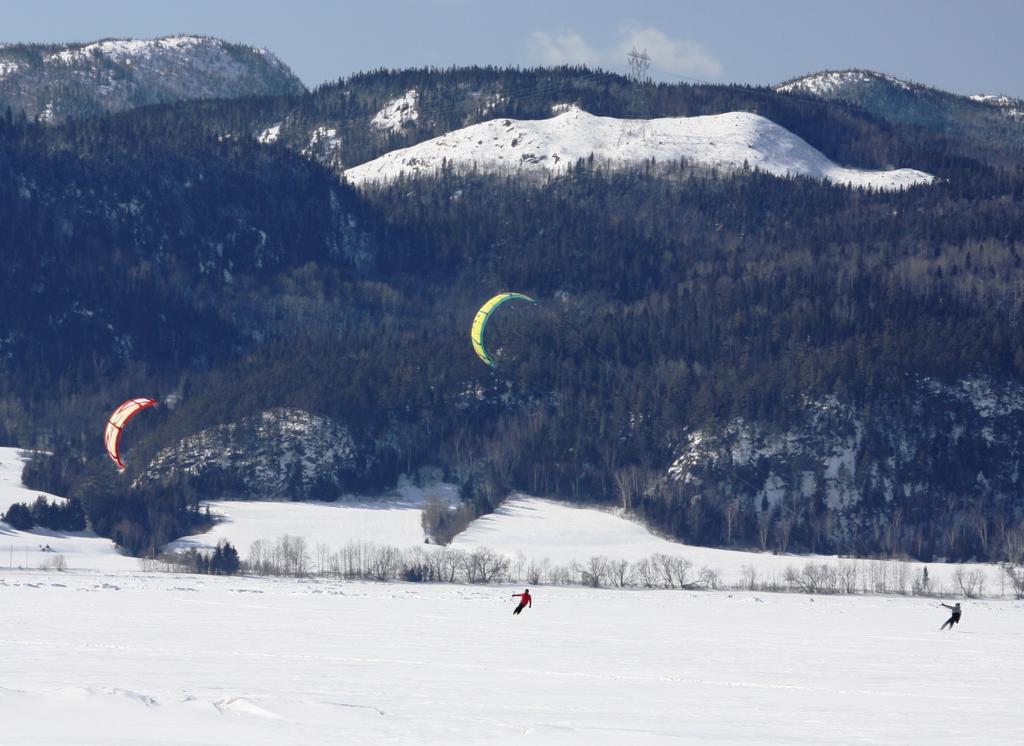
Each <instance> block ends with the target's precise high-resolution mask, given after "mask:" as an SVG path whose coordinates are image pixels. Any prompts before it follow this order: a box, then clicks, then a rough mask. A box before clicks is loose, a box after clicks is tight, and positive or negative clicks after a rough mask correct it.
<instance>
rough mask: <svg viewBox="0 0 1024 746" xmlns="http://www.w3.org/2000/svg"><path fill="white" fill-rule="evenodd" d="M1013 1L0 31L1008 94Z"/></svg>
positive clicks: (308, 63)
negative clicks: (821, 74)
mask: <svg viewBox="0 0 1024 746" xmlns="http://www.w3.org/2000/svg"><path fill="white" fill-rule="evenodd" d="M1022 31H1024V2H1018V0H960V1H956V2H954V1H952V0H852V1H847V2H830V1H829V0H816V1H811V0H778V1H777V2H772V1H771V0H749V1H748V2H741V1H740V0H701V1H700V2H691V1H690V0H675V1H672V0H649V1H645V0H632V1H631V2H609V1H608V0H565V1H564V2H559V0H506V1H505V2H485V1H484V0H421V1H420V2H414V1H413V0H363V1H362V2H325V1H321V0H275V1H274V2H261V1H259V0H251V1H248V2H243V1H242V0H200V1H197V0H169V1H162V2H150V1H149V0H103V1H102V2H81V1H80V0H52V1H49V0H36V2H33V3H28V2H18V3H8V2H4V3H3V5H2V6H0V40H2V41H11V42H28V41H32V42H58V41H91V40H94V39H98V38H101V37H108V36H115V37H124V36H134V37H153V36H161V35H166V34H175V33H183V32H188V33H199V34H208V35H212V36H219V37H222V38H225V39H227V40H229V41H235V42H242V43H247V44H252V45H255V46H263V47H268V48H269V49H271V50H272V51H273V52H275V53H276V54H277V55H278V56H279V57H280V58H281V59H282V60H284V61H285V62H286V63H287V64H288V65H290V66H291V68H292V69H293V70H294V71H295V73H296V74H297V75H298V76H299V77H300V78H302V79H303V80H304V81H305V82H306V83H307V85H311V86H312V85H316V84H318V83H321V82H323V81H327V80H334V79H336V78H338V77H342V76H346V75H349V74H351V73H353V72H357V71H359V70H367V69H372V68H377V67H408V66H420V65H439V66H447V65H452V64H469V63H479V64H497V65H536V64H550V63H557V62H570V63H572V62H583V63H588V64H591V65H598V66H601V67H604V68H606V69H612V70H624V69H625V52H626V51H628V49H629V48H630V46H632V45H633V44H636V45H637V46H638V47H641V48H646V49H647V50H648V51H649V52H650V54H651V55H652V57H653V58H654V65H653V71H654V76H655V77H656V78H660V79H664V80H675V79H676V77H675V76H681V77H685V78H696V79H700V80H708V81H715V82H720V81H721V82H726V81H728V82H741V83H777V82H781V81H783V80H786V79H788V78H791V77H795V76H799V75H802V74H804V73H807V72H812V71H817V70H822V69H826V68H830V69H836V68H848V67H865V68H870V69H874V70H879V71H882V72H886V73H890V74H892V75H896V76H898V77H901V78H907V79H910V80H915V81H918V82H921V83H927V84H929V85H933V86H936V87H939V88H945V89H948V90H951V91H955V92H958V93H982V92H984V93H1007V94H1011V95H1015V96H1021V97H1024V40H1022Z"/></svg>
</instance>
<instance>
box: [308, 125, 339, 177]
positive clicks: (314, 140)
mask: <svg viewBox="0 0 1024 746" xmlns="http://www.w3.org/2000/svg"><path fill="white" fill-rule="evenodd" d="M300 152H301V153H302V155H304V156H306V157H307V158H311V159H313V160H315V161H317V162H318V163H321V164H323V165H324V166H326V167H327V168H331V169H340V168H341V164H342V153H341V138H340V137H339V136H338V129H337V128H336V127H328V126H327V125H320V126H319V127H315V128H314V129H313V131H312V132H310V133H309V145H307V146H306V147H304V148H303V149H302V150H301V151H300Z"/></svg>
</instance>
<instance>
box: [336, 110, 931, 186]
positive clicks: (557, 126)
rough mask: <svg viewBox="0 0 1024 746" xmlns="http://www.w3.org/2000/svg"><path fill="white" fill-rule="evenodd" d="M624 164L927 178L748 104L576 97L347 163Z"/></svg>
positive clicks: (367, 171)
mask: <svg viewBox="0 0 1024 746" xmlns="http://www.w3.org/2000/svg"><path fill="white" fill-rule="evenodd" d="M591 156H592V157H593V158H594V159H595V160H596V161H598V162H599V163H601V164H602V165H606V166H609V167H613V168H623V167H628V166H631V165H636V164H640V163H645V162H651V161H655V162H657V163H661V164H664V165H671V164H674V163H678V162H680V161H683V160H685V161H686V162H688V163H690V164H691V165H697V166H703V167H708V168H719V169H723V170H726V171H737V170H740V169H743V168H758V169H761V170H762V171H766V172H768V173H771V174H774V175H776V176H809V177H811V178H814V179H824V180H827V181H831V182H833V183H837V184H844V185H850V186H854V187H870V188H874V189H882V190H889V189H900V188H904V187H909V186H914V185H916V184H927V183H930V182H931V181H932V179H933V177H932V176H931V175H929V174H926V173H924V172H922V171H916V170H913V169H906V168H904V169H898V170H894V171H865V170H861V169H855V168H844V167H842V166H839V165H837V164H835V163H833V162H832V161H830V160H829V159H828V158H827V157H825V155H823V154H822V153H821V152H819V151H818V150H816V149H815V148H813V147H812V146H811V145H809V144H808V143H807V142H805V141H804V140H802V139H801V138H799V137H797V136H796V135H794V134H793V133H792V132H790V131H789V130H787V129H785V128H783V127H780V126H779V125H777V124H775V123H774V122H772V121H770V120H768V119H765V118H764V117H761V116H758V115H757V114H751V113H747V112H731V113H727V114H717V115H713V116H700V117H666V118H662V119H651V120H647V121H645V122H644V123H643V126H640V124H639V123H638V122H637V120H624V119H617V118H614V117H599V116H594V115H593V114H589V113H587V112H585V111H583V110H581V109H579V108H576V107H573V108H571V109H569V110H567V111H565V112H563V113H561V114H558V115H556V116H554V117H551V118H549V119H541V120H516V119H493V120H490V121H487V122H481V123H479V124H475V125H472V126H469V127H465V128H463V129H459V130H455V131H453V132H449V133H447V134H445V135H441V136H440V137H436V138H434V139H432V140H427V141H426V142H422V143H419V144H417V145H414V146H412V147H409V148H402V149H399V150H395V151H392V152H390V153H387V154H385V155H383V156H381V157H380V158H377V159H375V160H372V161H370V162H368V163H364V164H362V165H360V166H356V167H354V168H350V169H348V170H347V171H345V177H346V178H347V179H348V180H349V182H351V183H353V184H355V185H363V184H368V183H372V182H379V181H389V180H393V179H396V178H399V177H402V176H417V175H424V176H431V175H435V174H437V173H438V172H439V171H440V169H441V168H442V165H443V164H447V165H448V166H449V167H453V168H456V169H460V170H465V171H469V170H473V169H476V170H479V171H484V172H489V173H508V172H512V173H530V172H532V173H543V174H558V173H563V172H565V171H566V170H567V169H568V168H569V167H570V166H572V165H573V164H575V163H577V162H578V161H579V160H581V159H584V160H585V159H588V158H590V157H591Z"/></svg>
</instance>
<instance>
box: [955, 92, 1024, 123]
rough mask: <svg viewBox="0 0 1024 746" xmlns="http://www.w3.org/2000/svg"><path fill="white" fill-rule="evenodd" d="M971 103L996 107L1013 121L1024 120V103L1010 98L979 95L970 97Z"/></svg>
mask: <svg viewBox="0 0 1024 746" xmlns="http://www.w3.org/2000/svg"><path fill="white" fill-rule="evenodd" d="M969 98H970V99H971V101H977V102H979V103H982V104H988V105H989V106H994V107H996V108H997V109H1000V110H1001V111H1003V112H1004V113H1005V114H1006V116H1008V117H1010V118H1011V119H1024V101H1022V100H1021V99H1019V98H1012V97H1010V96H992V95H977V96H970V97H969Z"/></svg>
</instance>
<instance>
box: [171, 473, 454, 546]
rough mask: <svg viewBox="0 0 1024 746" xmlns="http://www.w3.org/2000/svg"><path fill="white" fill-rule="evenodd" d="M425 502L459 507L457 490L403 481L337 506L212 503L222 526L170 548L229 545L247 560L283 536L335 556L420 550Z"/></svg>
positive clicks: (187, 538)
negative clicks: (361, 549)
mask: <svg viewBox="0 0 1024 746" xmlns="http://www.w3.org/2000/svg"><path fill="white" fill-rule="evenodd" d="M427 500H441V501H442V502H445V503H452V502H457V501H458V489H457V488H456V487H454V486H453V485H448V484H437V485H434V486H432V487H429V488H425V489H421V488H419V487H415V486H414V485H412V484H409V483H408V482H404V481H403V482H402V483H401V484H399V486H398V488H397V489H396V490H395V491H394V493H393V494H389V495H385V496H383V497H380V498H375V499H351V500H341V501H338V502H333V503H326V502H307V503H294V502H269V501H268V502H253V501H242V500H218V501H213V502H210V503H209V505H210V510H211V513H212V514H213V515H215V516H217V517H218V520H219V522H218V523H217V524H216V525H215V526H214V527H213V528H212V529H211V530H210V531H207V532H206V533H203V534H196V535H194V536H186V537H184V538H182V539H179V540H178V541H176V542H174V543H173V544H172V545H171V546H170V547H169V548H170V549H187V548H188V547H191V546H195V547H199V548H204V547H205V548H212V547H215V546H217V542H218V541H220V540H221V539H225V540H227V541H230V542H231V543H232V544H233V545H235V547H237V548H238V550H239V551H240V552H241V553H242V556H243V557H244V556H245V553H246V551H247V550H248V548H249V546H251V545H252V543H253V542H255V541H257V540H260V539H265V540H268V541H273V540H275V539H277V538H278V537H280V536H283V535H289V536H298V537H302V538H304V539H305V540H306V543H307V544H308V545H309V546H310V547H313V546H315V545H317V544H326V545H327V546H329V547H330V548H331V549H332V550H335V549H338V548H340V547H342V546H344V545H345V544H348V543H352V542H359V541H372V542H376V543H380V544H388V545H390V546H395V547H402V548H406V547H413V546H419V545H421V544H423V540H424V539H425V538H426V534H425V533H424V531H423V521H422V516H423V506H424V504H425V502H426V501H427Z"/></svg>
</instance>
